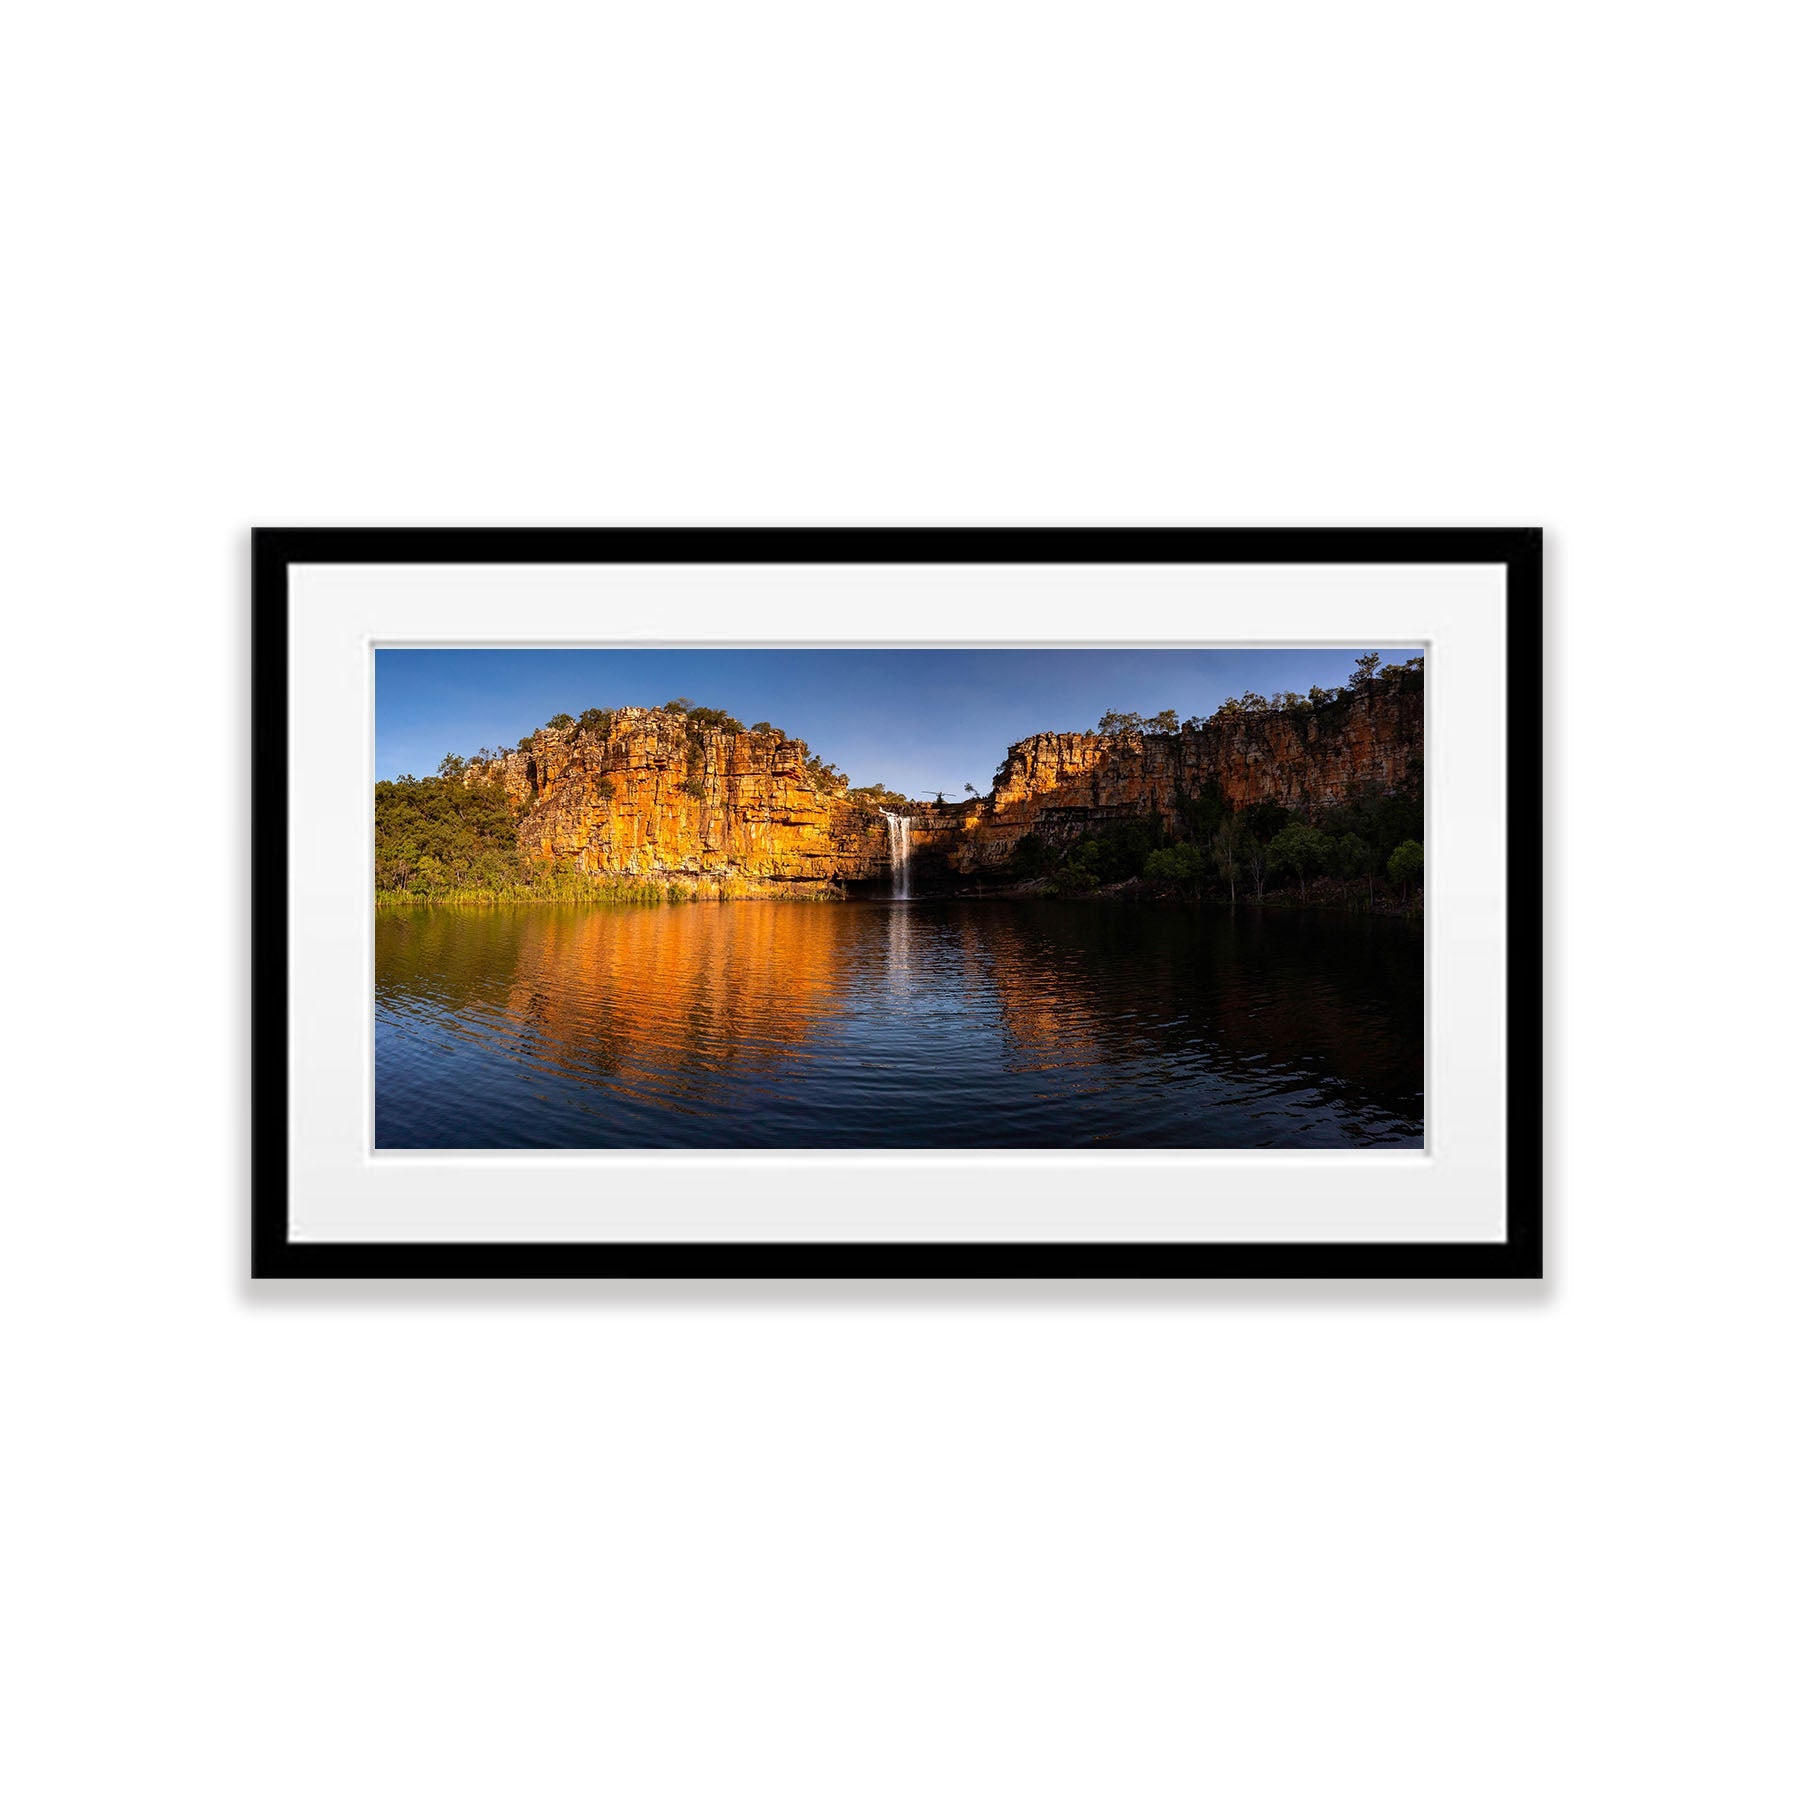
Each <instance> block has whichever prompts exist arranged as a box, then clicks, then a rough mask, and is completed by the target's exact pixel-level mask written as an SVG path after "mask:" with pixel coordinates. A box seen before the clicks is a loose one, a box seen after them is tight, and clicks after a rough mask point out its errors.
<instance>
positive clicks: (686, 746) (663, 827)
mask: <svg viewBox="0 0 1800 1800" xmlns="http://www.w3.org/2000/svg"><path fill="white" fill-rule="evenodd" d="M496 776H497V777H498V778H499V779H500V780H501V781H503V782H504V783H505V786H506V791H507V795H508V797H509V798H510V799H511V800H512V802H513V804H514V806H516V807H517V808H518V809H519V848H520V850H521V851H522V852H523V853H524V854H525V855H526V856H528V857H535V858H541V859H545V860H552V861H561V862H566V863H569V864H572V865H573V866H574V867H576V868H578V869H581V870H583V871H585V872H586V873H588V874H590V875H611V876H625V877H630V876H643V877H647V878H654V879H661V880H664V881H673V882H676V883H685V884H689V885H694V886H698V887H715V888H716V887H719V886H721V885H727V884H729V885H730V886H732V887H733V888H735V889H740V890H744V891H751V892H757V891H762V892H771V891H781V890H783V889H787V890H790V891H791V890H800V891H805V890H808V889H818V890H823V889H826V888H828V887H831V886H833V885H835V884H837V883H840V882H843V881H866V880H874V879H876V878H877V877H879V878H880V879H882V880H886V878H887V871H888V834H887V825H886V822H885V821H884V820H883V819H882V817H881V815H880V813H879V812H877V811H875V810H874V809H873V808H868V807H862V806H858V805H856V804H854V803H852V802H850V801H847V800H845V799H844V798H843V797H842V795H841V793H839V792H837V791H836V790H834V789H833V788H832V787H831V786H830V785H829V784H828V782H827V781H825V780H822V779H820V778H816V777H814V776H813V775H811V774H809V773H808V771H807V767H806V746H805V744H803V743H801V742H799V741H798V740H797V739H794V738H786V737H783V736H781V735H780V734H779V733H776V732H767V731H762V732H758V731H711V730H700V729H697V728H694V727H692V726H691V724H690V722H689V720H688V719H687V718H686V717H685V715H683V714H681V713H678V712H668V711H665V710H663V709H662V708H651V709H646V708H643V707H627V708H625V709H624V710H623V711H621V712H618V713H616V714H614V715H613V719H612V723H611V725H610V727H609V729H608V730H607V732H606V734H605V735H604V736H599V735H597V734H595V733H592V732H578V731H577V730H576V729H574V728H573V727H565V728H562V729H556V728H553V727H550V726H545V727H544V728H543V729H542V730H541V731H538V732H537V733H535V734H534V735H533V737H532V738H531V740H530V742H529V744H528V745H526V746H525V747H524V748H522V749H519V750H515V751H513V752H511V753H510V754H509V755H507V756H505V757H503V758H501V759H500V761H499V762H497V763H477V764H475V765H473V766H472V767H471V768H470V770H469V771H468V775H467V777H466V778H467V779H470V780H481V779H492V778H494V777H496Z"/></svg>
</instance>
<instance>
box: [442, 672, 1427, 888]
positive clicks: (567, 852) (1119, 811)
mask: <svg viewBox="0 0 1800 1800" xmlns="http://www.w3.org/2000/svg"><path fill="white" fill-rule="evenodd" d="M1423 771H1424V694H1423V691H1422V683H1420V682H1417V681H1412V682H1400V681H1389V682H1383V683H1378V684H1376V685H1375V686H1373V687H1371V688H1369V689H1367V690H1365V691H1363V692H1359V693H1352V694H1348V695H1346V696H1345V697H1344V698H1343V699H1341V700H1338V701H1336V702H1334V703H1332V704H1331V705H1329V706H1325V707H1323V708H1320V709H1318V710H1317V711H1310V712H1308V711H1297V712H1256V713H1243V712H1240V713H1235V714H1233V713H1224V714H1220V715H1217V716H1215V717H1214V718H1212V719H1210V720H1208V721H1207V722H1206V723H1205V724H1204V725H1201V726H1199V727H1198V728H1194V729H1188V730H1183V731H1180V732H1173V733H1168V734H1155V733H1126V734H1123V735H1115V736H1106V737H1103V736H1100V735H1099V734H1097V733H1093V732H1044V733H1041V734H1039V735H1038V736H1036V737H1031V738H1027V739H1025V740H1024V742H1022V743H1018V744H1014V745H1013V746H1012V748H1011V749H1010V750H1009V751H1008V752H1007V757H1006V761H1005V762H1004V763H1003V764H1002V765H1001V767H1000V769H999V771H998V773H997V775H996V777H995V783H994V790H993V793H992V794H991V795H990V796H988V797H987V798H985V799H982V800H970V801H965V802H962V803H960V804H956V805H949V804H946V805H934V804H930V803H925V804H907V805H905V806H904V809H903V810H904V811H905V813H906V815H907V817H908V819H909V820H910V842H911V853H912V863H913V872H914V875H915V878H916V879H917V880H919V881H921V882H923V883H924V884H925V885H927V886H929V885H930V884H931V883H932V882H933V881H953V880H960V879H963V878H967V877H972V876H980V875H981V874H983V873H984V872H991V871H998V870H1000V869H1002V868H1003V867H1004V865H1005V864H1006V863H1007V862H1008V861H1009V860H1010V859H1011V857H1012V854H1013V851H1014V847H1015V846H1016V845H1017V843H1018V841H1019V839H1020V838H1021V837H1023V836H1025V835H1026V834H1028V833H1031V834H1035V835H1037V836H1038V837H1041V838H1044V839H1047V840H1048V841H1050V842H1052V843H1057V842H1067V841H1069V840H1071V839H1074V838H1077V837H1080V836H1081V835H1082V834H1083V833H1084V832H1087V831H1091V830H1094V829H1096V828H1099V827H1103V826H1105V825H1107V824H1110V823H1112V822H1114V821H1116V820H1119V819H1125V818H1134V817H1144V816H1150V815H1154V816H1156V817H1157V818H1159V819H1160V820H1161V821H1162V822H1163V823H1164V825H1165V826H1166V827H1168V828H1169V829H1170V830H1172V831H1174V832H1176V833H1177V834H1179V831H1180V822H1181V803H1182V801H1183V799H1184V798H1185V797H1187V796H1190V795H1196V794H1199V793H1200V792H1202V791H1203V790H1205V789H1206V788H1208V787H1209V786H1212V785H1215V784H1216V786H1217V787H1218V789H1219V790H1220V791H1221V792H1222V793H1223V794H1224V796H1225V798H1226V799H1227V800H1228V801H1229V802H1230V803H1231V804H1232V805H1233V806H1234V807H1244V806H1249V805H1253V804H1254V803H1256V802H1258V801H1262V800H1273V801H1276V802H1278V803H1279V804H1280V805H1282V806H1283V807H1286V808H1289V809H1290V810H1295V811H1299V812H1302V813H1317V812H1319V811H1320V810H1322V809H1324V808H1326V807H1329V806H1332V805H1336V804H1339V803H1341V802H1343V801H1345V800H1348V799H1349V798H1351V797H1352V796H1353V795H1354V794H1356V793H1358V792H1363V791H1368V790H1370V789H1373V790H1374V791H1377V792H1380V793H1414V794H1416V793H1417V792H1418V791H1419V789H1420V785H1421V783H1422V780H1423ZM466 778H467V779H470V780H477V779H494V778H498V779H499V780H501V781H502V782H503V783H504V784H505V787H506V791H507V794H508V796H509V798H510V799H511V801H512V803H513V805H514V807H515V808H516V809H517V814H518V834H519V847H520V850H521V851H522V853H523V854H524V855H525V856H527V857H529V858H533V859H541V860H545V861H553V862H558V863H562V864H565V865H568V866H571V867H574V868H577V869H580V870H582V871H584V872H585V873H588V874H592V875H595V876H612V877H624V878H634V877H641V878H646V879H656V880H662V881H669V882H675V883H678V884H685V885H690V886H693V887H695V888H697V889H700V890H702V891H712V892H741V893H776V892H807V891H827V890H831V889H834V888H841V887H843V886H844V885H845V884H854V883H867V882H878V883H881V884H882V885H886V884H887V883H888V882H889V880H890V879H891V874H892V868H891V863H890V856H889V844H890V832H889V829H888V825H887V821H886V820H885V818H884V817H883V815H882V812H881V810H880V808H879V806H877V805H876V804H875V803H874V802H873V801H871V800H867V799H863V798H859V797H857V796H856V795H854V794H852V793H850V792H849V791H848V790H847V788H846V787H845V786H844V784H843V782H842V778H841V777H838V778H833V777H832V776H830V775H829V774H824V773H820V772H817V771H813V770H809V768H808V756H807V748H806V745H805V744H804V743H803V742H801V741H800V740H799V739H797V738H788V737H784V736H783V735H782V734H781V733H779V732H775V731H743V730H731V729H711V728H703V727H701V726H698V725H696V723H695V722H694V721H693V720H691V719H690V718H688V717H687V716H686V715H684V714H682V713H680V712H674V711H669V710H666V709H662V708H642V707H630V708H626V709H624V710H622V711H620V712H618V713H615V714H613V715H611V716H610V719H609V721H608V723H607V725H606V727H605V728H604V730H590V731H583V730H580V729H579V728H577V727H574V726H564V727H561V728H556V727H550V726H546V727H544V728H543V729H542V730H540V731H538V732H537V733H535V734H534V735H533V737H532V738H531V739H530V740H529V741H528V742H527V743H526V744H525V745H523V746H522V747H521V748H520V749H518V750H515V751H513V752H512V753H510V754H509V755H507V756H505V757H502V758H501V759H499V760H498V761H497V762H490V763H477V764H474V765H472V766H471V767H470V769H469V771H468V774H467V777H466Z"/></svg>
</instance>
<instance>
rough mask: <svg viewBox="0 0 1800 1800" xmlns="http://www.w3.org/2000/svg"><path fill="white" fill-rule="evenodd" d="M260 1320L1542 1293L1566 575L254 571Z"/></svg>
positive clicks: (1058, 541)
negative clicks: (357, 1288)
mask: <svg viewBox="0 0 1800 1800" xmlns="http://www.w3.org/2000/svg"><path fill="white" fill-rule="evenodd" d="M253 562H254V595H253V605H254V609H255V633H254V642H255V650H254V664H255V667H254V681H255V706H254V763H255V768H254V797H255V801H254V803H255V822H254V862H255V868H254V880H255V886H254V893H255V899H254V906H255V919H254V1006H255V1032H254V1037H255V1046H254V1055H255V1075H254V1095H255V1151H254V1164H255V1191H254V1195H253V1229H252V1260H253V1270H254V1273H255V1274H256V1275H257V1276H259V1277H262V1276H363V1275H382V1276H440V1275H455V1276H518V1275H530V1276H537V1275H544V1276H550V1275H559V1276H567V1275H577V1276H584V1275H585V1276H615V1277H618V1276H623V1277H663V1276H738V1277H743V1276H788V1277H793V1276H819V1277H861V1276H899V1277H958V1276H983V1277H993V1276H1021V1277H1060V1276H1074V1277H1096V1276H1105V1277H1118V1276H1165V1277H1166V1276H1292V1275H1302V1276H1422V1277H1430V1276H1512V1277H1535V1276H1538V1275H1540V1274H1541V1273H1542V1244H1543V1228H1542V1186H1541V1162H1542V1141H1541V1140H1542V1113H1541V1086H1542V1049H1541V1038H1542V1010H1541V988H1542V978H1543V956H1542V925H1541V920H1542V896H1541V886H1542V852H1541V841H1540V832H1541V827H1540V796H1541V786H1542V753H1541V743H1542V717H1541V686H1542V668H1541V660H1542V628H1541V610H1542V541H1541V534H1540V533H1539V532H1537V531H1535V530H1468V531H1446V530H1419V531H1409V530H1364V531H1357V530H1319V531H1305V530H1248V531H1235V530H1234V531H1210V530H1069V531H1058V530H1016V531H1008V530H991V531H990V530H917V531H909V530H869V531H844V530H820V531H807V530H717V531H706V530H678V531H676V530H671V531H633V530H593V531H580V530H575V531H530V530H502V531H455V530H441V531H440V530H428V531H409V530H394V531H385V530H380V531H338V530H295V529H277V530H263V531H258V532H257V533H255V536H254V551H253Z"/></svg>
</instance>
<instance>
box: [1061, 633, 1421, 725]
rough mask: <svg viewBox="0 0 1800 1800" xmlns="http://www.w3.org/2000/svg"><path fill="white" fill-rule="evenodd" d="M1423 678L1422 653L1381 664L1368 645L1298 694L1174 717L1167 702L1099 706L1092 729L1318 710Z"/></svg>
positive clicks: (1248, 697)
mask: <svg viewBox="0 0 1800 1800" xmlns="http://www.w3.org/2000/svg"><path fill="white" fill-rule="evenodd" d="M1424 681H1425V659H1424V657H1422V656H1411V657H1408V658H1407V659H1406V661H1405V662H1397V663H1388V664H1387V665H1386V666H1385V667H1384V666H1383V664H1382V661H1381V652H1380V651H1379V650H1371V651H1370V652H1369V654H1368V655H1367V656H1359V657H1357V659H1356V663H1355V667H1354V668H1353V670H1352V671H1351V675H1350V679H1349V680H1348V681H1347V682H1345V683H1344V685H1343V686H1342V687H1313V688H1311V689H1309V690H1308V691H1307V692H1306V693H1304V694H1297V693H1295V692H1293V690H1292V689H1287V690H1284V691H1283V692H1281V693H1277V694H1253V693H1248V692H1246V693H1244V694H1241V695H1239V696H1238V698H1237V699H1235V700H1227V701H1225V702H1224V703H1223V704H1222V705H1221V706H1220V707H1219V708H1218V710H1217V711H1216V712H1213V713H1210V714H1208V715H1207V716H1206V717H1205V718H1202V717H1200V716H1199V715H1198V714H1194V715H1192V716H1190V717H1188V718H1185V719H1182V718H1178V717H1177V716H1176V712H1175V709H1174V707H1172V706H1171V707H1167V708H1165V709H1164V710H1163V711H1162V712H1159V713H1135V712H1104V713H1102V714H1101V715H1100V722H1099V723H1098V724H1097V725H1096V726H1095V727H1094V729H1095V731H1096V732H1098V733H1099V735H1100V736H1101V737H1174V736H1175V735H1176V734H1177V733H1179V732H1184V731H1199V730H1202V729H1203V728H1204V727H1205V726H1207V725H1210V724H1213V723H1214V722H1216V721H1219V720H1232V719H1241V718H1248V717H1251V716H1253V715H1256V714H1261V713H1312V712H1323V711H1324V710H1325V709H1326V708H1327V707H1331V706H1337V705H1339V704H1340V703H1341V702H1343V701H1346V700H1353V699H1357V698H1359V697H1361V696H1364V695H1367V694H1370V693H1379V692H1381V691H1382V690H1383V689H1390V690H1392V691H1395V692H1402V693H1404V692H1411V691H1416V690H1417V689H1419V688H1421V687H1423V685H1424Z"/></svg>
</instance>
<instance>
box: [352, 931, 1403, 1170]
mask: <svg viewBox="0 0 1800 1800" xmlns="http://www.w3.org/2000/svg"><path fill="white" fill-rule="evenodd" d="M1423 980H1424V962H1423V955H1422V938H1421V936H1420V933H1419V931H1418V930H1417V928H1416V927H1413V926H1409V925H1406V924H1404V923H1401V922H1400V921H1397V920H1392V919H1356V918H1350V917H1348V916H1341V915H1336V914H1329V913H1306V912H1291V913H1290V912H1279V911H1262V910H1258V909H1255V908H1239V909H1238V910H1236V911H1235V912H1234V911H1232V910H1231V909H1229V908H1225V907H1212V906H1205V907H1194V908H1177V907H1162V906H1133V905H1129V904H1120V905H1108V904H1100V903H1089V904H1082V903H1079V902H1076V903H1069V902H1061V903H1059V902H1056V901H1023V902H1021V901H988V902H979V901H977V902H967V901H964V902H958V901H948V900H947V901H929V900H927V901H912V902H910V903H908V902H898V901H894V902H890V901H874V900H871V901H849V902H844V903H841V904H819V905H808V904H804V903H797V902H791V901H789V902H784V901H764V902H754V901H748V902H735V903H727V904H723V905H717V904H714V905H698V906H692V905H690V906H665V907H643V908H637V907H631V908H612V907H605V906H571V907H558V906H521V907H511V908H496V909H473V908H471V909H460V908H451V907H442V908H429V909H427V908H421V909H419V910H416V911H404V912H393V913H383V914H381V915H379V916H378V917H377V918H376V921H375V1130H376V1143H377V1145H378V1146H381V1147H385V1148H401V1147H406V1148H414V1149H421V1148H484V1149H498V1148H519V1147H559V1148H595V1147H624V1146H635V1147H646V1146H648V1147H656V1146H663V1147H668V1146H677V1145H679V1146H688V1147H732V1148H736V1147H743V1146H759V1147H783V1148H792V1147H820V1146H824V1147H836V1148H856V1147H861V1148H872V1147H932V1148H947V1147H962V1148H971V1147H980V1148H986V1147H995V1146H1013V1147H1020V1146H1045V1147H1054V1148H1065V1147H1069V1146H1077V1145H1088V1144H1095V1145H1113V1146H1145V1145H1180V1146H1184V1147H1197V1148H1224V1147H1248V1146H1274V1145H1300V1146H1320V1147H1323V1146H1331V1145H1346V1144H1348V1145H1362V1144H1400V1145H1418V1144H1420V1143H1421V1142H1422V1141H1423V1138H1422V1131H1423V1118H1424V1095H1423V1092H1422V1089H1423V1087H1424V1027H1423V1020H1424V994H1423Z"/></svg>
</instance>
